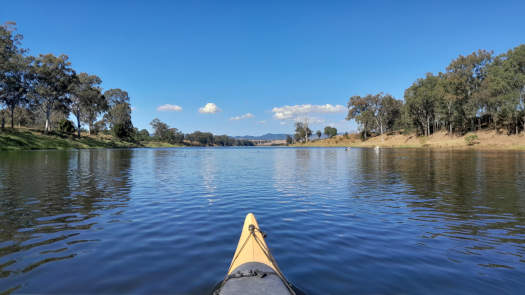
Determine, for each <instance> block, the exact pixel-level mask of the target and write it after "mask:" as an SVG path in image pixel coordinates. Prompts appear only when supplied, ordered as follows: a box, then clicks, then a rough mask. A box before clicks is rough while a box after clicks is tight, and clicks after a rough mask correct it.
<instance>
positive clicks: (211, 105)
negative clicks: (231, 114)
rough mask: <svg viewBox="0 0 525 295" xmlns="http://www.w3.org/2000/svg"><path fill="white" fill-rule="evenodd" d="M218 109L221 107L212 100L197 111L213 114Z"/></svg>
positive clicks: (218, 110)
mask: <svg viewBox="0 0 525 295" xmlns="http://www.w3.org/2000/svg"><path fill="white" fill-rule="evenodd" d="M220 111H221V109H220V108H219V107H218V106H217V105H216V104H214V103H213V102H209V103H207V104H206V105H205V106H203V107H202V108H199V113H201V114H215V113H217V112H220Z"/></svg>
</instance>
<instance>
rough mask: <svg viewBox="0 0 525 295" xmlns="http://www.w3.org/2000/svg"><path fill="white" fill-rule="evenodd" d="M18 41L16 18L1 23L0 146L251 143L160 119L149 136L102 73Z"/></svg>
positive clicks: (123, 96) (119, 91) (122, 95)
mask: <svg viewBox="0 0 525 295" xmlns="http://www.w3.org/2000/svg"><path fill="white" fill-rule="evenodd" d="M22 39H23V36H22V35H21V34H19V33H18V32H17V30H16V24H15V23H14V22H7V23H5V24H4V25H0V107H1V109H0V149H4V150H6V149H40V148H89V147H141V146H232V145H243V146H244V145H253V143H252V142H251V141H247V140H238V139H235V138H232V137H230V136H227V135H214V134H212V133H209V132H200V131H196V132H193V133H190V134H183V133H182V132H180V131H179V130H178V129H176V128H170V127H169V126H168V125H167V124H166V123H163V122H161V121H160V120H158V119H154V120H153V121H152V122H151V126H152V127H153V129H154V133H153V134H150V133H149V131H148V130H146V129H142V130H138V129H137V128H135V127H134V126H133V123H132V121H131V113H132V108H131V104H130V97H129V94H128V92H126V91H125V90H122V89H119V88H113V89H107V90H105V91H104V90H103V89H102V87H101V85H102V79H101V78H100V77H98V76H96V75H91V74H88V73H77V72H76V71H75V70H74V69H73V68H72V65H71V62H70V61H69V58H68V56H67V55H65V54H62V55H59V56H55V55H53V54H40V55H38V56H31V55H29V54H28V50H27V49H25V48H23V47H22ZM70 117H73V118H74V121H75V122H72V121H70V120H69V118H70ZM85 127H86V128H85Z"/></svg>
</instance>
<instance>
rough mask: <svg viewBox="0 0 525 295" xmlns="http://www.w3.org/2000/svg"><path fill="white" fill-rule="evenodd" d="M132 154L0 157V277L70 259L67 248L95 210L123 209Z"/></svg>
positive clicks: (46, 153) (96, 152) (88, 152)
mask: <svg viewBox="0 0 525 295" xmlns="http://www.w3.org/2000/svg"><path fill="white" fill-rule="evenodd" d="M132 153H133V151H130V150H84V151H77V152H61V151H42V152H14V153H0V195H1V196H2V198H1V199H0V225H1V226H0V259H1V261H8V263H7V264H2V265H0V278H1V277H8V276H9V275H11V274H12V273H13V272H16V273H25V272H29V271H30V270H32V269H34V268H36V267H38V266H40V265H42V264H44V263H47V262H51V261H56V260H60V259H66V258H71V257H74V256H75V255H76V254H75V253H71V252H69V251H68V248H70V247H72V245H74V244H75V243H76V242H78V241H81V240H79V239H80V238H81V234H82V232H83V231H84V230H89V229H90V228H91V227H92V225H93V224H94V223H95V221H94V220H92V221H90V219H91V218H93V217H95V216H97V215H98V211H100V210H109V209H112V208H115V207H119V206H126V203H127V201H128V198H129V191H130V185H129V175H128V173H129V169H130V159H131V156H132ZM73 237H75V239H76V240H75V241H74V240H72V238H73ZM62 241H63V242H62ZM38 251H40V252H38ZM19 252H26V253H24V255H16V254H17V253H19ZM33 252H34V253H33ZM30 253H32V254H30ZM15 257H16V258H15ZM18 257H29V258H27V259H26V260H25V261H24V259H20V258H18ZM6 269H10V271H7V270H6ZM13 269H18V271H14V270H13Z"/></svg>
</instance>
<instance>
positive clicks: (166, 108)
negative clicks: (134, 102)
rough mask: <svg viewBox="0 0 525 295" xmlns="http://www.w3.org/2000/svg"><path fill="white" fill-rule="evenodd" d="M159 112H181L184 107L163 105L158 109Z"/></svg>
mask: <svg viewBox="0 0 525 295" xmlns="http://www.w3.org/2000/svg"><path fill="white" fill-rule="evenodd" d="M157 111H159V112H180V111H182V107H180V106H178V105H174V104H165V105H161V106H159V107H158V108H157Z"/></svg>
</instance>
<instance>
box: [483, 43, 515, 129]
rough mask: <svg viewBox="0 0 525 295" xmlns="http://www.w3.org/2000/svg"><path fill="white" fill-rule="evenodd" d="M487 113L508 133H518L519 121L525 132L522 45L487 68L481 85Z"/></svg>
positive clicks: (495, 60) (501, 56) (495, 125)
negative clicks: (504, 127) (505, 127)
mask: <svg viewBox="0 0 525 295" xmlns="http://www.w3.org/2000/svg"><path fill="white" fill-rule="evenodd" d="M482 94H483V98H484V104H485V106H486V109H487V112H488V113H489V114H490V116H491V117H492V119H493V123H494V129H496V127H497V124H498V123H500V124H503V125H505V126H507V129H508V130H509V132H515V133H518V132H519V121H520V120H521V121H522V124H523V125H522V128H523V129H524V130H525V45H520V46H518V47H516V48H514V49H512V50H509V51H508V52H507V53H505V54H501V55H499V56H497V57H496V58H495V59H494V61H493V63H492V64H491V65H490V66H489V67H488V73H487V77H486V79H485V80H484V81H483V83H482Z"/></svg>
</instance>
